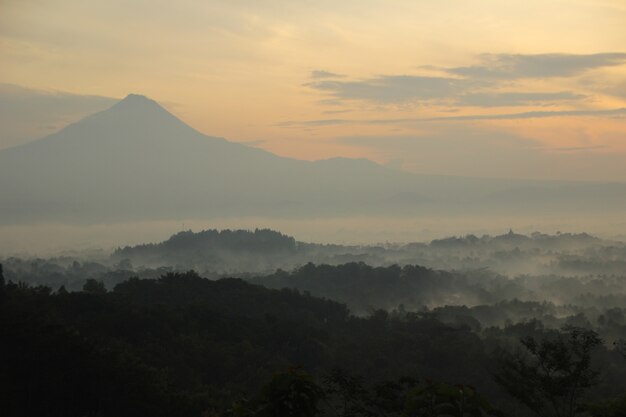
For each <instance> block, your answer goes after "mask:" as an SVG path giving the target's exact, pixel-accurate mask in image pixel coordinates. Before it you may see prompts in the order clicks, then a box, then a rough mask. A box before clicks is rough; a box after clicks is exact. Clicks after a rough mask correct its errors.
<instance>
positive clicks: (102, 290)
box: [83, 278, 107, 294]
mask: <svg viewBox="0 0 626 417" xmlns="http://www.w3.org/2000/svg"><path fill="white" fill-rule="evenodd" d="M83 291H84V292H86V293H90V294H106V292H107V289H106V287H105V286H104V283H103V282H102V281H96V280H95V279H93V278H89V279H88V280H86V281H85V285H83Z"/></svg>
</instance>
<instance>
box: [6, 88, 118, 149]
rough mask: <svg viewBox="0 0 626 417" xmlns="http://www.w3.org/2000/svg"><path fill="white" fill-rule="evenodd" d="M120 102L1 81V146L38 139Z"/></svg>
mask: <svg viewBox="0 0 626 417" xmlns="http://www.w3.org/2000/svg"><path fill="white" fill-rule="evenodd" d="M117 101H118V99H115V98H111V97H102V96H92V95H78V94H70V93H64V92H49V91H42V90H36V89H31V88H26V87H21V86H17V85H13V84H0V126H2V133H1V134H0V149H1V148H7V147H11V146H15V145H19V144H22V143H25V142H27V141H29V140H33V139H38V138H40V137H43V136H46V135H48V134H50V133H54V132H55V131H57V130H59V129H61V128H62V127H64V126H66V125H68V124H70V123H72V122H75V121H77V120H79V119H81V118H83V117H85V116H88V115H90V114H93V113H95V112H98V111H101V110H104V109H107V108H108V107H110V106H112V105H113V104H115V103H116V102H117Z"/></svg>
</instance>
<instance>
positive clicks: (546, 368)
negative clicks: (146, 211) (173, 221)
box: [0, 230, 626, 417]
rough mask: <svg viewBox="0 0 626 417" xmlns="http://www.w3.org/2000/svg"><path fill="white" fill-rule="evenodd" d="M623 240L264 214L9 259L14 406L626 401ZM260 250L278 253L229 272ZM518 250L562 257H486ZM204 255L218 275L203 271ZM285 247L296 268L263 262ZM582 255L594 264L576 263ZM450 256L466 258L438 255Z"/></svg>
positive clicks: (7, 360)
mask: <svg viewBox="0 0 626 417" xmlns="http://www.w3.org/2000/svg"><path fill="white" fill-rule="evenodd" d="M623 248H624V246H623V245H622V244H621V243H619V242H607V241H603V240H601V239H598V238H595V237H592V236H589V235H585V234H581V235H572V234H559V235H540V234H535V235H533V236H524V235H517V234H514V233H513V232H510V233H508V234H504V235H501V236H494V237H490V236H483V237H480V238H478V237H473V236H466V237H455V238H446V239H441V240H435V241H432V242H429V243H414V244H405V245H389V246H384V245H382V246H367V247H366V246H363V247H357V246H342V245H319V244H307V243H300V242H297V241H296V240H295V239H293V238H291V237H289V236H286V235H283V234H280V233H278V232H273V231H269V230H256V231H220V232H218V231H206V232H200V233H192V232H183V233H180V234H177V235H175V236H173V237H172V238H170V239H169V240H167V241H165V242H162V243H159V244H146V245H140V246H137V247H127V248H120V249H118V250H116V251H114V252H113V253H112V254H111V255H110V256H109V257H107V258H101V259H88V258H79V257H71V256H68V257H63V256H60V257H56V258H49V259H36V258H31V259H28V258H16V257H10V258H3V259H2V260H1V262H2V265H3V266H2V269H0V332H1V334H0V339H1V340H2V341H3V343H2V344H0V357H1V358H2V361H0V375H2V378H3V380H4V381H6V383H4V384H3V385H4V387H5V389H3V390H2V391H1V392H0V404H1V405H0V409H1V410H2V411H3V412H2V415H11V416H17V417H19V416H34V415H41V416H125V415H129V416H130V415H132V416H138V415H146V416H147V415H152V416H161V415H162V416H215V417H217V416H224V417H226V416H240V417H248V416H294V417H295V416H345V417H347V416H416V417H417V416H520V417H527V416H528V417H530V416H542V417H543V416H554V417H565V416H568V417H573V416H593V417H616V416H624V415H626V383H625V381H626V308H625V307H624V306H625V305H626V274H619V273H609V272H608V271H607V270H603V269H597V268H598V267H597V265H603V264H604V261H606V260H607V259H609V258H613V259H615V260H616V262H617V259H619V256H620V254H621V252H620V251H621V250H623ZM369 253H372V254H375V253H378V258H376V257H374V258H373V259H378V260H379V261H378V262H376V261H375V262H372V263H371V264H370V263H365V262H363V260H362V258H361V256H367V254H369ZM250 254H252V255H253V258H256V259H267V260H268V261H267V263H266V264H264V265H263V267H261V268H259V269H256V270H255V269H252V270H251V271H248V272H245V271H244V270H243V269H241V270H239V271H238V272H232V273H228V272H226V271H227V270H231V271H237V269H236V265H237V259H239V258H242V257H245V256H248V255H250ZM310 254H316V256H318V258H316V257H315V256H311V258H310V259H311V262H303V263H302V264H301V265H297V264H296V263H297V262H299V261H300V260H301V259H306V257H307V255H310ZM416 254H418V255H416ZM504 254H507V256H505V255H504ZM511 254H518V255H519V257H520V258H527V259H528V258H532V259H534V260H535V261H537V268H538V270H539V269H541V268H548V269H550V268H556V269H552V272H550V273H547V271H548V270H547V269H546V270H545V271H543V272H546V273H538V274H535V275H533V274H528V273H516V272H515V268H511V269H510V270H509V271H508V273H507V271H505V270H504V269H500V270H499V271H498V270H496V269H497V268H504V266H506V265H513V264H514V262H513V263H506V262H503V263H502V264H499V265H500V266H499V267H496V268H494V269H489V268H485V267H484V266H480V267H477V266H478V265H482V263H489V262H491V261H493V260H494V259H507V260H508V259H510V256H508V255H511ZM226 255H228V256H226ZM462 255H464V257H463V256H462ZM204 256H206V259H205V261H204V262H205V263H204V266H205V268H204V269H203V272H194V271H193V270H186V269H184V268H185V267H186V266H187V263H188V262H199V260H201V259H202V258H203V257H204ZM281 256H282V257H284V258H285V261H284V264H283V266H284V267H285V269H282V268H280V267H277V268H276V269H275V270H273V271H270V272H262V268H267V267H269V266H270V265H272V266H275V262H278V260H279V259H280V257H281ZM417 256H422V258H421V259H423V260H425V262H424V264H419V263H418V262H414V263H408V262H394V260H398V258H400V257H403V258H404V259H406V260H407V261H410V260H413V261H415V260H418V258H417ZM289 257H293V258H289ZM351 257H354V258H351ZM331 258H332V259H334V262H331V261H330V259H331ZM539 258H541V259H543V262H542V263H539V261H538V259H539ZM566 258H567V259H569V258H575V259H577V260H578V262H581V263H586V264H588V265H590V269H589V271H591V272H588V273H585V274H581V273H579V274H568V275H565V273H564V272H560V273H557V272H556V271H557V269H558V270H562V269H563V268H564V267H563V264H562V263H559V261H556V260H558V259H561V260H563V259H566ZM321 259H325V260H328V261H329V262H319V260H321ZM447 259H457V260H458V264H457V265H458V266H459V267H458V268H451V269H449V270H444V269H438V268H436V266H437V265H438V264H437V262H446V260H447ZM142 260H143V261H142ZM175 260H176V262H174V261H175ZM296 260H297V261H296ZM340 260H347V261H346V262H339V261H340ZM429 260H430V261H429ZM313 261H315V262H313ZM463 262H465V265H466V267H462V264H463ZM225 265H227V266H226V267H224V266H225ZM289 265H292V267H291V268H290V267H289ZM293 265H295V266H293ZM496 265H498V264H496ZM240 267H241V268H243V266H241V265H240ZM594 268H595V269H594ZM611 268H613V267H611ZM205 272H206V273H205Z"/></svg>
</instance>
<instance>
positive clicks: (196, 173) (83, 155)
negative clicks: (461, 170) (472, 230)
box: [0, 94, 626, 223]
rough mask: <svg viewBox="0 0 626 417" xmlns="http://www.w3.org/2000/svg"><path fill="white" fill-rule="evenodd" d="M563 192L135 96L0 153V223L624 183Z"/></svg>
mask: <svg viewBox="0 0 626 417" xmlns="http://www.w3.org/2000/svg"><path fill="white" fill-rule="evenodd" d="M546 187H548V188H546ZM568 187H570V188H567V189H566V193H565V194H566V195H565V197H567V198H564V200H563V199H561V197H559V190H561V189H564V188H562V187H560V185H558V184H556V185H555V184H548V185H545V184H543V183H539V182H528V181H526V182H524V181H502V180H484V179H472V178H460V177H444V176H427V175H414V174H409V173H405V172H400V171H395V170H391V169H388V168H386V167H383V166H380V165H377V164H375V163H373V162H371V161H368V160H364V159H345V158H335V159H329V160H323V161H315V162H309V161H302V160H295V159H290V158H283V157H279V156H276V155H274V154H271V153H269V152H266V151H264V150H261V149H257V148H252V147H249V146H245V145H242V144H238V143H233V142H229V141H227V140H225V139H222V138H217V137H209V136H206V135H204V134H202V133H200V132H198V131H196V130H194V129H193V128H191V127H189V126H188V125H186V124H185V123H183V122H182V121H180V120H179V119H177V118H176V117H175V116H173V115H172V114H170V113H169V112H167V111H166V110H165V109H164V108H163V107H161V106H160V105H159V104H157V103H156V102H155V101H153V100H150V99H148V98H146V97H144V96H140V95H134V94H131V95H129V96H128V97H126V98H125V99H123V100H122V101H120V102H118V103H117V104H115V105H114V106H112V107H111V108H109V109H107V110H105V111H102V112H99V113H96V114H94V115H92V116H89V117H86V118H84V119H82V120H80V121H78V122H77V123H74V124H72V125H69V126H67V127H66V128H64V129H62V130H61V131H59V132H57V133H55V134H52V135H50V136H47V137H45V138H43V139H40V140H37V141H34V142H31V143H28V144H25V145H22V146H18V147H15V148H10V149H6V150H3V151H0V222H2V223H22V222H33V221H38V222H41V221H61V222H107V221H131V220H148V219H166V218H192V217H193V218H210V217H214V216H239V215H276V216H278V215H280V216H296V215H316V216H321V215H340V214H354V213H368V214H389V213H416V212H432V211H434V212H438V213H441V212H442V211H450V212H462V211H463V210H468V209H469V210H478V211H480V210H484V209H485V208H486V207H488V206H492V207H497V208H498V210H510V209H515V207H517V205H518V204H519V201H517V202H516V203H515V204H510V201H516V199H518V200H519V196H520V195H522V196H523V198H524V201H523V203H524V207H525V208H528V207H529V206H530V207H533V206H537V207H542V205H541V204H542V203H541V202H542V201H543V200H544V199H545V193H546V192H548V193H554V192H556V194H550V195H553V196H554V197H553V198H552V200H554V201H552V200H551V202H550V204H551V205H552V206H554V207H555V208H559V207H560V205H561V200H563V201H564V202H565V203H566V204H568V205H569V206H571V205H572V204H576V201H577V197H576V196H577V195H580V200H581V201H584V202H586V203H585V204H587V205H589V204H588V203H589V201H588V199H587V200H585V196H586V195H587V194H589V193H590V192H591V195H593V198H594V200H597V199H603V198H604V199H606V198H610V199H611V198H612V200H611V201H610V203H611V204H613V206H615V204H617V206H616V208H617V209H623V208H624V207H626V197H625V196H626V186H624V185H623V184H617V185H612V186H610V187H605V188H603V189H601V190H600V191H598V190H597V187H595V186H594V185H588V184H582V185H581V184H576V185H568ZM571 187H579V189H575V190H574V192H573V194H572V190H571ZM581 187H582V188H581ZM516 190H523V193H521V194H520V193H519V192H517V191H516ZM546 190H548V191H546ZM555 190H556V191H555ZM594 192H595V194H594ZM572 195H573V196H574V198H573V200H572ZM615 195H617V196H618V197H619V198H617V200H616V199H615ZM620 198H621V199H620ZM565 203H564V204H565ZM486 204H487V205H486ZM611 204H609V206H611ZM620 204H621V205H620ZM606 206H607V204H606V201H604V203H603V205H601V207H602V208H606Z"/></svg>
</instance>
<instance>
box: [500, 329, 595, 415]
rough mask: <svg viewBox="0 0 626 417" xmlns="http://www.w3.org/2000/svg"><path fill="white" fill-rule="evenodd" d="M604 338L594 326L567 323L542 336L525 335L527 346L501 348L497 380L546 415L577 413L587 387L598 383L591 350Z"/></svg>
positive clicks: (532, 408) (522, 341)
mask: <svg viewBox="0 0 626 417" xmlns="http://www.w3.org/2000/svg"><path fill="white" fill-rule="evenodd" d="M601 343H602V340H601V339H600V338H599V337H598V334H597V333H596V332H594V331H592V330H587V329H583V328H578V327H564V328H563V329H561V331H556V332H553V333H548V334H547V335H545V336H544V337H543V338H541V339H540V340H537V339H536V338H534V337H530V336H529V337H524V338H522V339H521V344H522V346H523V348H524V350H520V351H517V352H514V353H511V352H506V351H501V352H500V358H499V359H500V360H499V362H500V371H499V373H497V374H496V375H495V377H496V380H497V381H498V382H499V383H500V384H501V385H502V386H503V387H504V388H505V389H506V390H507V391H508V392H509V393H510V394H511V395H513V396H514V397H516V398H517V399H518V400H520V401H521V402H522V403H524V404H525V405H526V406H528V408H530V409H531V410H532V411H534V412H535V413H537V414H538V415H540V416H542V417H546V416H554V417H574V416H576V415H577V414H578V413H579V412H580V409H581V407H580V400H581V398H582V395H583V394H584V392H585V390H586V389H588V388H590V387H592V386H593V385H595V384H596V383H597V379H598V372H597V371H596V370H594V369H592V367H591V353H592V351H593V350H594V348H596V347H597V346H598V345H600V344H601Z"/></svg>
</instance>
